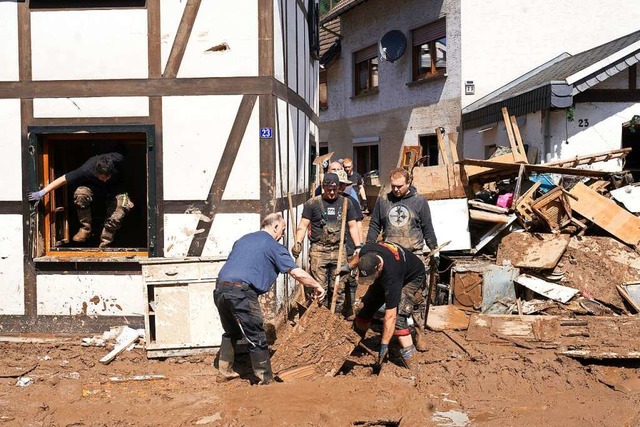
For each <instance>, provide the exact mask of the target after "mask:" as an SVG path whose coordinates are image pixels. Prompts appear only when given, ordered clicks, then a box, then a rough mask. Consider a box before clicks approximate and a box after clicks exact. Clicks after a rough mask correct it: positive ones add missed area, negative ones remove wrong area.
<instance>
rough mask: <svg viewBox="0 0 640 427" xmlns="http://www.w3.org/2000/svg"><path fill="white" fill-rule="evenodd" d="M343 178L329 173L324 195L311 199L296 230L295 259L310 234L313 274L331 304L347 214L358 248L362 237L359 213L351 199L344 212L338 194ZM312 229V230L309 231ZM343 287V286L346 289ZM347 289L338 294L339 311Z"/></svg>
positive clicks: (350, 230) (326, 300)
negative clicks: (343, 225)
mask: <svg viewBox="0 0 640 427" xmlns="http://www.w3.org/2000/svg"><path fill="white" fill-rule="evenodd" d="M339 185H340V179H339V178H338V175H336V174H335V173H327V174H325V175H324V179H323V180H322V188H323V193H322V195H321V196H316V197H313V198H312V199H310V200H308V201H307V202H306V203H305V204H304V206H303V208H302V219H301V220H300V224H299V225H298V229H297V230H296V236H295V237H296V243H295V244H294V246H293V249H292V253H293V256H294V257H295V258H297V257H298V255H300V252H302V242H303V241H304V238H305V236H306V235H307V234H309V241H310V242H311V249H310V251H309V256H310V264H311V265H310V270H311V271H310V273H311V276H312V277H313V278H314V279H315V280H316V281H317V282H318V283H320V285H321V286H322V287H323V288H324V289H325V290H327V291H328V292H327V298H325V300H324V303H325V305H327V306H330V304H331V300H332V298H333V278H334V277H335V275H336V273H337V272H338V265H339V264H338V263H339V262H342V263H344V261H343V260H340V261H339V260H338V251H339V246H340V229H341V227H342V216H343V215H346V216H347V217H346V224H347V228H348V230H345V236H346V234H347V233H349V236H351V239H352V240H353V244H354V246H355V247H356V248H359V247H360V244H361V237H360V233H359V232H358V226H357V224H356V218H357V217H356V212H355V209H354V207H353V205H352V203H351V202H347V210H346V212H343V210H342V207H343V201H344V197H343V196H340V195H339V194H338V191H339V189H338V187H339ZM309 229H310V233H309ZM343 289H344V288H343ZM343 305H344V291H342V292H340V293H339V294H338V299H337V301H336V311H338V312H340V311H342V308H343V307H342V306H343Z"/></svg>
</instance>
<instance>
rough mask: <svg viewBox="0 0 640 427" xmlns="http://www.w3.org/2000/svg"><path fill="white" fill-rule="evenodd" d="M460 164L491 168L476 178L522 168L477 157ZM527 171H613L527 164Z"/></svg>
mask: <svg viewBox="0 0 640 427" xmlns="http://www.w3.org/2000/svg"><path fill="white" fill-rule="evenodd" d="M457 163H458V164H460V165H465V166H467V165H471V166H482V167H485V168H488V169H489V170H487V171H485V172H480V173H477V174H475V175H473V178H474V179H477V178H484V177H485V176H486V175H494V174H495V175H503V176H504V175H507V176H508V175H515V174H517V173H518V172H519V170H520V164H518V163H502V162H492V161H489V160H477V159H462V160H460V161H458V162H457ZM524 167H525V173H530V172H542V173H557V174H562V175H575V176H606V175H608V174H610V173H611V172H606V171H597V170H590V169H574V168H560V167H555V166H545V165H531V164H525V165H524Z"/></svg>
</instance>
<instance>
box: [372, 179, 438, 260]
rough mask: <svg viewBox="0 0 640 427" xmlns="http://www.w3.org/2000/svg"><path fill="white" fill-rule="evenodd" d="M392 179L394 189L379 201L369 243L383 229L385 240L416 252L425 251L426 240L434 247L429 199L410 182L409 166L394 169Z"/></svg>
mask: <svg viewBox="0 0 640 427" xmlns="http://www.w3.org/2000/svg"><path fill="white" fill-rule="evenodd" d="M389 178H390V180H391V191H390V192H389V193H387V194H386V195H385V196H384V197H380V198H379V199H378V200H377V201H376V205H375V207H374V208H373V212H372V214H371V223H370V224H369V231H368V233H367V239H366V241H367V243H374V242H376V240H378V235H379V234H380V232H382V239H383V240H385V241H392V242H395V243H398V244H400V245H401V246H403V247H405V248H407V249H409V250H410V251H412V252H414V253H416V254H422V253H423V252H425V251H424V246H425V242H426V244H427V246H428V247H429V249H435V248H436V247H437V246H438V240H437V238H436V233H435V231H434V229H433V223H432V221H431V211H430V210H429V203H428V202H427V199H426V198H425V197H423V196H421V195H419V194H418V193H417V191H416V188H415V187H413V186H412V185H411V175H410V174H409V172H408V171H407V170H406V169H403V168H396V169H393V170H392V171H391V173H390V174H389ZM426 252H427V253H428V252H429V251H426Z"/></svg>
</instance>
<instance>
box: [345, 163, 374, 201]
mask: <svg viewBox="0 0 640 427" xmlns="http://www.w3.org/2000/svg"><path fill="white" fill-rule="evenodd" d="M342 167H343V168H344V171H345V172H346V173H347V178H349V181H351V188H347V192H348V193H349V194H351V192H352V191H353V193H355V194H356V196H355V197H356V199H358V197H359V198H360V199H359V200H358V203H360V200H362V205H361V209H362V210H363V211H366V212H367V213H368V212H369V202H368V201H367V193H365V191H364V179H362V176H361V175H360V174H359V173H358V172H356V171H354V170H353V160H351V159H350V158H349V157H346V158H344V160H342ZM352 189H353V190H352Z"/></svg>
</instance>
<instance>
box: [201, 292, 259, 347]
mask: <svg viewBox="0 0 640 427" xmlns="http://www.w3.org/2000/svg"><path fill="white" fill-rule="evenodd" d="M213 301H214V302H215V304H216V307H217V308H218V313H219V314H220V323H222V328H223V329H224V334H223V337H227V338H229V339H231V340H232V342H236V341H238V340H240V339H242V338H243V337H244V338H245V340H246V341H247V343H248V344H249V346H248V350H249V352H250V353H252V352H255V351H258V350H268V348H269V346H268V343H267V334H266V333H265V331H264V326H263V324H264V317H263V316H262V309H261V308H260V302H259V301H258V294H257V293H256V291H255V290H253V288H252V287H251V286H249V285H248V284H246V283H235V282H234V283H229V282H218V284H217V285H216V289H215V291H213Z"/></svg>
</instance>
